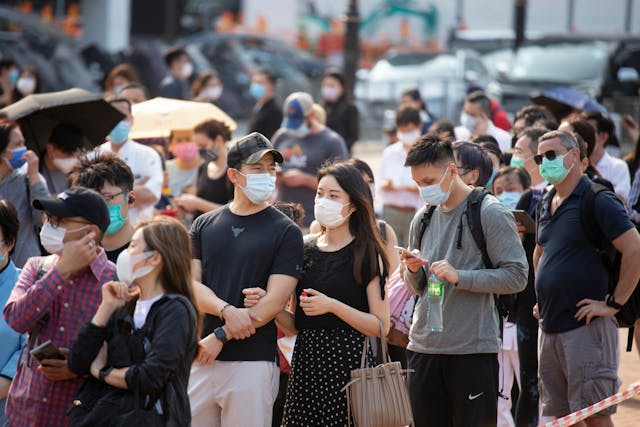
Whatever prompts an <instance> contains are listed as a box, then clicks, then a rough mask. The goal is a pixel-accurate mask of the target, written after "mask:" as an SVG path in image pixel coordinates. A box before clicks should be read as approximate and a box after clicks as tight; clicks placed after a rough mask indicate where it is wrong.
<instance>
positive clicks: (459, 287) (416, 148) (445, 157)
mask: <svg viewBox="0 0 640 427" xmlns="http://www.w3.org/2000/svg"><path fill="white" fill-rule="evenodd" d="M405 164H406V165H407V166H409V167H410V168H411V175H412V177H413V179H414V181H415V182H416V184H417V185H418V186H419V188H420V194H421V196H422V197H423V199H424V201H425V203H426V206H425V207H423V208H422V209H421V210H420V211H419V212H418V213H417V214H416V216H415V217H414V219H413V221H412V222H411V230H410V243H409V248H408V249H409V251H411V253H410V254H408V253H403V254H402V255H401V256H400V258H401V260H402V265H403V276H404V281H405V283H406V284H407V286H409V289H410V290H411V291H412V292H413V293H415V294H417V295H418V300H417V302H416V308H415V312H414V317H413V324H412V326H411V331H410V333H409V345H408V347H407V360H408V367H409V369H414V370H415V373H413V374H411V375H410V376H409V382H408V387H409V395H410V396H411V406H412V408H413V416H414V422H415V425H416V427H423V426H427V425H449V424H450V425H455V426H458V427H461V426H465V427H466V426H478V427H487V426H495V425H496V419H497V404H498V390H499V389H498V360H497V354H498V352H499V351H500V328H499V325H500V322H499V319H498V316H499V314H498V313H497V310H496V306H495V294H513V293H517V292H520V291H522V289H524V288H525V286H526V282H527V261H526V257H525V253H524V249H523V248H522V243H521V242H520V237H519V236H518V231H517V229H516V223H515V221H514V219H513V215H512V214H511V212H510V211H509V209H507V207H505V206H504V205H502V204H501V203H499V202H498V201H497V200H496V199H495V197H493V196H492V195H486V196H484V197H482V198H480V199H479V200H480V202H479V203H480V216H481V228H482V234H483V236H484V240H485V250H486V254H487V255H488V257H489V258H490V261H491V266H492V267H495V268H491V267H490V266H488V265H487V264H486V262H485V260H484V259H483V251H482V250H481V249H480V248H479V247H478V245H477V244H476V240H475V238H474V235H473V234H472V233H471V229H470V222H469V215H467V214H466V212H468V209H469V208H470V206H469V203H468V202H469V198H470V197H472V196H473V194H477V193H473V194H472V192H477V191H479V190H473V189H472V188H471V187H469V186H468V185H466V184H465V183H464V182H463V180H462V179H461V177H460V175H459V170H458V168H457V167H456V164H455V158H454V154H453V147H452V144H451V143H450V142H449V141H447V140H442V139H441V138H439V137H438V136H436V135H429V134H427V135H424V136H422V137H421V138H420V139H419V140H418V141H417V142H416V143H415V144H414V145H413V146H412V147H411V150H410V151H409V153H408V154H407V160H406V163H405ZM474 197H475V196H474ZM475 200H478V199H477V198H476V199H475ZM427 212H430V217H429V220H428V221H427V217H426V216H425V214H426V213H427ZM428 280H429V281H431V283H433V282H436V283H440V284H442V324H441V328H433V327H432V325H429V324H428V312H429V311H430V310H429V308H428V307H429V304H430V298H429V297H428V295H427V291H428V290H427V281H428ZM434 329H436V330H434ZM437 329H441V330H440V331H439V332H438V331H437Z"/></svg>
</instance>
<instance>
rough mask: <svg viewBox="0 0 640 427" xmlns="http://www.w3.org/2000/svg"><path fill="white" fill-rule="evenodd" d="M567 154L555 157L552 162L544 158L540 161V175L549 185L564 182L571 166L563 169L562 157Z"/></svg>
mask: <svg viewBox="0 0 640 427" xmlns="http://www.w3.org/2000/svg"><path fill="white" fill-rule="evenodd" d="M567 154H569V153H565V154H563V155H561V156H556V158H555V159H553V160H549V159H547V158H546V157H544V158H543V159H542V164H541V165H540V166H539V169H540V175H541V176H542V177H543V178H544V179H545V180H546V181H547V182H549V184H558V183H560V182H562V181H564V179H565V178H566V177H567V175H569V172H570V171H571V169H572V168H573V165H572V166H571V167H570V168H569V169H567V168H565V167H564V157H565V156H566V155H567ZM574 164H575V163H574Z"/></svg>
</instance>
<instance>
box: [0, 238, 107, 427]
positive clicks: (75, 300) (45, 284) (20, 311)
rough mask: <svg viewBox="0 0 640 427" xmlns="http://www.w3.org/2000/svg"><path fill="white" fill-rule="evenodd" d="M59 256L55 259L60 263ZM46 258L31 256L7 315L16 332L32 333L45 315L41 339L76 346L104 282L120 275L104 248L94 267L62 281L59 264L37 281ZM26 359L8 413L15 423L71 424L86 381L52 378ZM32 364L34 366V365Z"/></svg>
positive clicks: (89, 318)
mask: <svg viewBox="0 0 640 427" xmlns="http://www.w3.org/2000/svg"><path fill="white" fill-rule="evenodd" d="M58 259H59V258H58V257H56V258H55V260H54V261H55V263H57V262H58ZM42 262H43V258H42V257H34V258H30V259H29V260H28V261H27V264H26V265H25V266H24V269H23V270H22V273H21V274H20V278H19V279H18V283H16V286H15V287H14V289H13V291H12V292H11V295H10V296H9V299H8V300H7V305H6V306H5V307H4V317H5V319H6V321H7V323H8V324H9V326H11V327H12V328H13V329H14V330H16V331H18V332H20V333H25V332H29V331H31V330H32V329H33V328H34V327H35V326H36V324H37V321H38V319H40V318H41V317H42V316H43V315H44V314H45V313H47V312H48V313H49V322H48V323H47V324H46V325H45V326H44V327H43V328H42V331H41V332H40V336H39V337H38V341H39V342H40V343H42V342H45V341H46V340H51V342H52V343H53V344H55V345H56V346H57V347H66V348H71V345H72V344H73V342H74V341H75V339H76V335H77V333H78V330H79V329H80V326H81V325H82V324H83V323H85V322H88V321H90V320H91V319H92V318H93V315H94V313H95V312H96V310H97V309H98V305H99V304H100V300H101V295H102V291H101V287H102V284H103V283H105V282H107V281H109V280H113V278H114V277H115V276H116V274H115V272H116V267H115V265H114V264H113V263H112V262H110V261H109V260H108V259H107V256H106V254H105V251H104V249H102V248H100V249H99V252H98V257H97V258H96V259H95V261H93V262H92V263H91V264H90V265H89V268H85V269H83V270H82V271H80V272H78V273H75V274H73V275H71V276H70V277H69V278H68V279H67V280H65V279H63V278H62V276H60V274H59V273H58V271H57V270H56V268H55V264H54V266H53V267H52V268H50V269H49V271H48V272H47V273H46V274H45V275H44V276H42V278H41V279H40V280H38V281H36V278H37V276H38V269H39V266H40V265H41V264H42ZM28 357H29V356H28V355H27V356H26V357H23V361H22V363H20V365H19V366H18V371H17V372H16V376H15V378H14V380H13V384H12V385H11V391H10V393H9V396H8V398H7V410H6V414H7V417H8V418H9V422H10V424H11V425H13V426H48V427H54V426H66V425H68V424H69V420H68V417H67V415H66V412H67V410H68V409H69V407H70V406H71V403H72V402H73V397H74V396H75V394H76V391H77V390H78V387H79V386H80V385H81V384H82V382H83V379H82V378H77V379H74V380H68V381H56V382H53V381H49V380H48V379H47V378H46V377H45V376H44V374H42V373H41V372H40V371H38V370H37V368H38V366H39V364H38V363H37V361H36V360H34V361H33V362H32V363H31V364H28V363H25V362H26V360H25V359H28ZM29 365H30V366H29Z"/></svg>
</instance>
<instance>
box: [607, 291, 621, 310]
mask: <svg viewBox="0 0 640 427" xmlns="http://www.w3.org/2000/svg"><path fill="white" fill-rule="evenodd" d="M605 304H607V305H608V306H609V307H613V308H615V309H616V310H622V304H619V303H617V302H616V299H615V298H614V297H613V294H611V295H609V296H608V297H607V299H606V300H605Z"/></svg>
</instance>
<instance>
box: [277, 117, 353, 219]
mask: <svg viewBox="0 0 640 427" xmlns="http://www.w3.org/2000/svg"><path fill="white" fill-rule="evenodd" d="M272 142H273V146H274V147H275V148H276V149H277V150H278V151H280V152H281V153H282V156H283V157H284V159H285V160H284V164H283V165H282V171H283V172H286V171H288V170H290V169H300V170H301V171H302V172H305V173H308V174H310V175H314V176H315V175H316V173H317V172H318V170H319V169H320V167H321V166H322V164H323V163H325V162H326V161H328V160H344V159H346V158H347V157H348V154H347V145H346V144H345V142H344V139H342V137H341V136H340V135H338V134H337V133H335V132H334V131H332V130H331V129H329V128H325V129H324V130H322V131H320V132H318V133H316V134H309V135H308V136H306V137H305V138H302V139H301V138H295V137H293V136H291V135H290V134H289V133H288V132H287V131H286V129H280V130H278V131H277V132H276V134H275V135H274V136H273V141H272ZM315 194H316V191H315V189H311V188H308V187H289V186H287V185H285V184H281V185H280V186H279V187H278V200H281V201H284V202H296V203H302V206H303V207H304V210H305V216H304V225H305V226H307V227H308V226H309V225H310V224H311V222H312V221H313V204H314V199H315Z"/></svg>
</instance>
